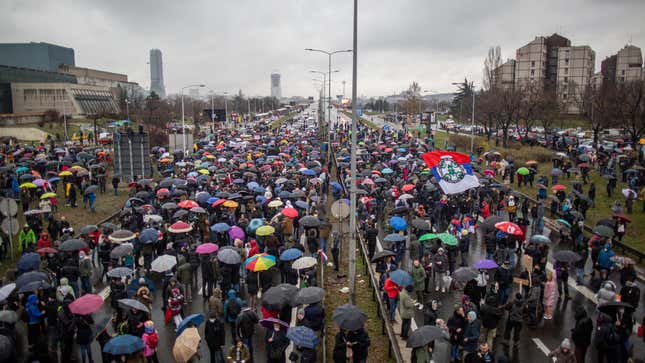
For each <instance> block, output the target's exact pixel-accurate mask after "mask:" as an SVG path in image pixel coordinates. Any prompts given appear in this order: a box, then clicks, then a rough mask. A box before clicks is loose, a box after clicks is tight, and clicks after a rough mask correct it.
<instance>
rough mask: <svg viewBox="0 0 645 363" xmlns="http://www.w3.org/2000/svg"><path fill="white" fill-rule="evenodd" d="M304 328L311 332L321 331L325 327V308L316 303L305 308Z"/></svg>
mask: <svg viewBox="0 0 645 363" xmlns="http://www.w3.org/2000/svg"><path fill="white" fill-rule="evenodd" d="M305 326H307V327H309V328H311V330H313V331H319V330H322V329H323V328H324V326H325V308H323V306H322V304H321V303H319V302H317V303H314V304H309V305H308V306H307V307H306V308H305Z"/></svg>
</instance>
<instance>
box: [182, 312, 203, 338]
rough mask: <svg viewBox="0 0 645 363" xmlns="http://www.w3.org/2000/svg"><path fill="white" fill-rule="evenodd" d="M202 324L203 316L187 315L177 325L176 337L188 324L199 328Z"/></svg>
mask: <svg viewBox="0 0 645 363" xmlns="http://www.w3.org/2000/svg"><path fill="white" fill-rule="evenodd" d="M203 322H204V315H203V314H192V315H188V316H187V317H185V318H184V320H182V321H181V323H179V326H178V327H177V336H179V334H181V332H182V331H184V329H186V328H187V327H188V326H190V325H189V324H192V325H194V326H195V327H198V326H200V325H201V324H202V323H203Z"/></svg>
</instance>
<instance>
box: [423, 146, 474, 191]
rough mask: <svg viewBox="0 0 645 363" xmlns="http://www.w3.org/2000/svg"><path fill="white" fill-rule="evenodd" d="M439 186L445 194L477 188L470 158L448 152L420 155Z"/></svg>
mask: <svg viewBox="0 0 645 363" xmlns="http://www.w3.org/2000/svg"><path fill="white" fill-rule="evenodd" d="M422 157H423V160H424V161H425V162H426V164H427V165H428V167H429V168H430V169H431V170H432V174H433V175H434V177H435V179H437V182H439V186H440V187H441V189H442V190H443V192H444V193H446V194H457V193H462V192H464V191H466V190H468V189H470V188H475V187H478V186H479V179H477V177H476V176H475V175H474V174H473V168H472V167H471V165H470V157H469V156H468V155H466V154H462V153H456V152H450V151H431V152H427V153H425V154H423V155H422Z"/></svg>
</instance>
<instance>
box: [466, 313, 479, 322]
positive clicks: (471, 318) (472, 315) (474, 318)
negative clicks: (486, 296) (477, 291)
mask: <svg viewBox="0 0 645 363" xmlns="http://www.w3.org/2000/svg"><path fill="white" fill-rule="evenodd" d="M468 320H470V321H474V320H477V313H476V312H474V311H472V310H471V311H469V312H468Z"/></svg>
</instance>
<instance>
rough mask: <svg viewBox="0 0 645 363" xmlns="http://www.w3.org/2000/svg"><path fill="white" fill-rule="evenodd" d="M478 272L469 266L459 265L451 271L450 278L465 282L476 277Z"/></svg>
mask: <svg viewBox="0 0 645 363" xmlns="http://www.w3.org/2000/svg"><path fill="white" fill-rule="evenodd" d="M477 275H478V272H477V271H476V270H474V269H472V268H470V267H460V268H458V269H456V270H455V271H454V272H453V273H452V278H453V279H455V280H457V281H460V282H467V281H470V280H474V279H475V278H477Z"/></svg>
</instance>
